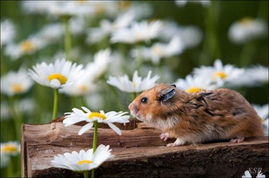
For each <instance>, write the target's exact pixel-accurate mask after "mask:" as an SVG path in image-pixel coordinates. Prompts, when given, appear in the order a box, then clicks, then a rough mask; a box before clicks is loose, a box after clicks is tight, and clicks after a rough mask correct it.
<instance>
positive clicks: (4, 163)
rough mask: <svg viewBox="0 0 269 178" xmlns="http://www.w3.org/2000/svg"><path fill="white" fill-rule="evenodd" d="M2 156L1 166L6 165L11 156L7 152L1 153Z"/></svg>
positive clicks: (0, 156)
mask: <svg viewBox="0 0 269 178" xmlns="http://www.w3.org/2000/svg"><path fill="white" fill-rule="evenodd" d="M0 158H1V159H0V168H4V167H6V166H7V165H8V163H9V161H10V157H9V156H8V155H6V154H3V153H1V155H0Z"/></svg>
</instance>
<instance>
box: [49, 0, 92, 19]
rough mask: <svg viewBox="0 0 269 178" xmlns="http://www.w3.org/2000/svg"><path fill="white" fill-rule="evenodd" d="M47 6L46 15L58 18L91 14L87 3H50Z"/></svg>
mask: <svg viewBox="0 0 269 178" xmlns="http://www.w3.org/2000/svg"><path fill="white" fill-rule="evenodd" d="M48 4H49V5H48V8H47V13H48V14H50V15H55V16H59V17H64V16H76V15H87V14H92V13H93V8H92V7H91V5H90V4H91V3H89V2H87V1H85V2H84V1H52V2H50V3H48Z"/></svg>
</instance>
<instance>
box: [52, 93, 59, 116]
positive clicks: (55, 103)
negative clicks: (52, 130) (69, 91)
mask: <svg viewBox="0 0 269 178" xmlns="http://www.w3.org/2000/svg"><path fill="white" fill-rule="evenodd" d="M58 105H59V90H58V89H54V99H53V112H52V120H54V119H56V117H57V112H58Z"/></svg>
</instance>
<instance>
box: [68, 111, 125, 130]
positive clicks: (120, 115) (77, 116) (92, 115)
mask: <svg viewBox="0 0 269 178" xmlns="http://www.w3.org/2000/svg"><path fill="white" fill-rule="evenodd" d="M82 109H83V110H82ZM82 109H77V108H73V109H72V111H73V112H68V113H65V114H66V115H65V119H64V120H63V123H64V125H65V126H70V125H73V124H75V123H78V122H80V121H85V122H87V124H86V125H84V126H83V127H82V128H81V129H80V131H79V133H78V134H79V135H82V134H83V133H85V132H86V131H87V130H89V129H91V128H92V126H93V122H94V121H97V122H99V123H104V124H108V125H109V127H110V128H111V129H113V130H114V131H115V132H116V133H117V134H119V135H120V134H121V131H120V129H119V128H117V127H116V126H115V125H114V124H112V123H128V122H129V120H128V119H129V115H127V112H115V111H110V112H107V113H105V112H104V111H102V110H101V111H100V112H91V111H90V110H89V109H88V108H86V107H82Z"/></svg>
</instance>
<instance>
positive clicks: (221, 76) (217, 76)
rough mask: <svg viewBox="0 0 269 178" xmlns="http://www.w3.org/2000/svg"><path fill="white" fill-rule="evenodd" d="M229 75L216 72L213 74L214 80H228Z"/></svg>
mask: <svg viewBox="0 0 269 178" xmlns="http://www.w3.org/2000/svg"><path fill="white" fill-rule="evenodd" d="M227 77H228V75H227V74H226V73H225V72H215V73H214V74H213V78H221V79H225V78H227Z"/></svg>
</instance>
